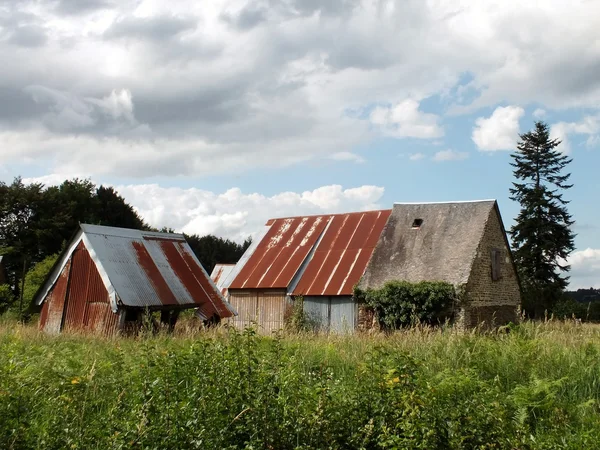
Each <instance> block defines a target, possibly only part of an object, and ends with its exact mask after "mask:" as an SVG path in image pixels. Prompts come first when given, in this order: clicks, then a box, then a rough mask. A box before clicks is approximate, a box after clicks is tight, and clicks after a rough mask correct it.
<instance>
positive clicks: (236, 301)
mask: <svg viewBox="0 0 600 450" xmlns="http://www.w3.org/2000/svg"><path fill="white" fill-rule="evenodd" d="M229 303H231V306H233V307H234V308H235V309H236V310H237V312H238V315H237V316H235V317H232V318H231V319H229V320H230V323H232V324H233V325H234V326H235V327H236V328H240V329H243V328H245V327H247V326H249V325H251V324H252V322H256V324H257V325H258V330H259V331H260V332H261V333H265V334H270V333H272V332H274V331H278V330H280V329H282V328H283V327H284V323H285V314H286V309H288V308H290V305H289V302H288V300H287V298H286V294H285V292H284V291H235V290H233V291H231V290H230V291H229Z"/></svg>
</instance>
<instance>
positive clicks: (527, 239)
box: [510, 122, 575, 317]
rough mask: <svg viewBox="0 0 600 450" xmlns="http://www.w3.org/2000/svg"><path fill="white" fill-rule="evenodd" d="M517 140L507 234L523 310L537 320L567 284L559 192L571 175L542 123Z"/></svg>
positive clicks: (565, 222)
mask: <svg viewBox="0 0 600 450" xmlns="http://www.w3.org/2000/svg"><path fill="white" fill-rule="evenodd" d="M520 138H521V141H520V142H519V143H518V145H517V151H516V152H515V153H513V154H512V155H511V156H512V158H513V160H514V161H513V162H512V163H511V165H512V166H513V167H514V168H515V170H514V176H515V178H516V182H514V183H513V188H512V189H510V194H511V197H510V198H511V200H514V201H517V202H519V203H520V205H521V210H520V212H519V215H518V217H517V219H516V223H515V225H514V226H513V227H512V228H511V231H510V234H511V237H512V242H513V250H514V257H515V262H516V264H517V267H518V270H519V275H520V278H521V284H522V287H523V291H524V299H523V300H524V302H523V306H524V309H525V310H526V312H527V313H528V314H529V315H533V316H534V317H535V316H537V317H539V316H541V315H542V314H544V311H545V310H547V309H551V308H552V305H553V304H554V303H555V302H556V301H557V300H558V298H559V297H560V296H561V295H562V293H563V291H564V289H565V288H566V287H567V286H568V282H569V277H568V276H567V275H566V272H568V271H569V269H570V267H569V265H568V264H566V259H567V257H568V256H569V254H570V253H571V252H572V251H573V249H574V237H575V235H574V234H573V231H572V230H571V225H573V223H574V222H573V220H572V217H571V215H570V214H569V212H568V211H567V204H568V203H569V202H568V201H567V200H565V199H563V194H562V192H563V191H565V190H567V189H569V188H571V187H572V186H573V185H572V184H568V180H569V177H570V175H571V174H570V173H563V171H564V169H565V167H566V166H567V165H568V164H569V163H570V162H571V161H572V160H571V158H569V157H568V156H567V155H564V154H562V153H560V152H559V151H558V150H557V149H556V147H557V146H558V145H559V144H560V140H558V139H550V132H549V130H548V125H547V124H546V123H544V122H536V123H535V128H534V129H533V130H532V131H529V132H527V133H525V134H522V135H520Z"/></svg>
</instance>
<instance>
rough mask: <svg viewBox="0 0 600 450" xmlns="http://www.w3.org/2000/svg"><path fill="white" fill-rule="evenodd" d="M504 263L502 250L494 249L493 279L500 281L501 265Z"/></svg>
mask: <svg viewBox="0 0 600 450" xmlns="http://www.w3.org/2000/svg"><path fill="white" fill-rule="evenodd" d="M501 265H502V250H500V249H497V248H495V249H493V250H492V281H498V280H499V279H500V278H501V273H500V266H501Z"/></svg>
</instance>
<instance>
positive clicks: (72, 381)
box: [71, 377, 79, 384]
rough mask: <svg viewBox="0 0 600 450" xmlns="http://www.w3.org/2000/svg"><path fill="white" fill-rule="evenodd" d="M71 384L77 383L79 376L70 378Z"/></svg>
mask: <svg viewBox="0 0 600 450" xmlns="http://www.w3.org/2000/svg"><path fill="white" fill-rule="evenodd" d="M71 384H79V377H75V378H73V379H72V380H71Z"/></svg>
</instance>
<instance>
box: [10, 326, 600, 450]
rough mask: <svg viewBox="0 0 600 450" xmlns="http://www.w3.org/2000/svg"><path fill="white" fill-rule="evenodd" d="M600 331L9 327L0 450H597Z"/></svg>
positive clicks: (565, 328) (558, 328)
mask: <svg viewBox="0 0 600 450" xmlns="http://www.w3.org/2000/svg"><path fill="white" fill-rule="evenodd" d="M599 400H600V327H598V326H594V325H585V324H584V325H578V324H574V323H557V322H550V323H543V324H532V323H526V324H524V325H521V326H519V327H517V328H515V329H513V330H511V332H510V333H508V334H505V333H495V334H481V333H470V334H459V333H456V332H453V331H452V330H428V329H411V330H407V331H404V332H398V333H395V334H393V335H391V336H381V335H374V336H349V337H326V336H313V335H286V336H280V337H278V338H265V337H258V336H256V335H255V334H254V333H252V332H251V331H247V332H244V333H236V332H231V331H227V330H217V331H213V332H210V333H190V332H188V333H184V334H183V335H179V336H175V337H168V336H155V337H146V338H137V339H133V338H120V339H119V338H112V339H106V338H105V339H102V338H96V337H91V336H74V335H70V336H67V335H63V336H59V337H48V336H45V335H42V334H39V333H38V332H37V331H36V329H35V328H34V327H21V326H16V325H14V324H4V325H0V448H2V449H13V448H14V449H21V448H23V449H30V448H31V449H32V448H39V449H59V448H60V449H63V448H71V449H93V448H100V449H112V448H148V449H163V448H169V449H188V448H201V449H234V448H239V449H242V448H247V449H250V448H252V449H301V448H303V449H307V448H316V449H338V448H339V449H342V448H346V449H350V448H364V449H375V448H390V449H404V448H407V449H416V448H422V449H475V448H498V449H500V448H502V449H538V448H539V449H555V448H556V449H558V448H573V449H582V448H599V447H600V408H599V407H600V403H599Z"/></svg>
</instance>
